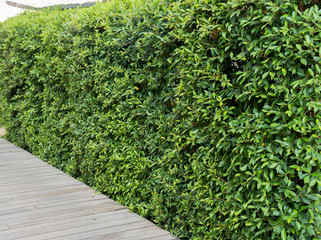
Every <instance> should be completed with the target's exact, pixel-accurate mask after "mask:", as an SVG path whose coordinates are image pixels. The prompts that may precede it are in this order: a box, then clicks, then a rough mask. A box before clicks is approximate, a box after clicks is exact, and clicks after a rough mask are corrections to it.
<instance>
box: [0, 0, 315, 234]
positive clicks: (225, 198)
mask: <svg viewBox="0 0 321 240" xmlns="http://www.w3.org/2000/svg"><path fill="white" fill-rule="evenodd" d="M320 5H321V4H320V2H319V1H316V0H314V1H312V0H311V1H309V0H305V1H298V0H291V1H290V0H275V1H267V0H256V1H251V0H242V1H240V0H228V1H223V0H182V1H166V0H159V1H152V2H151V1H141V2H137V1H135V2H134V1H133V2H131V1H120V0H116V1H112V2H108V3H105V4H97V5H95V6H94V7H91V8H88V9H76V10H64V11H59V10H44V11H37V12H30V13H27V14H22V16H20V17H17V18H14V19H10V20H9V21H6V22H5V23H2V24H0V89H1V92H0V96H1V100H2V101H1V107H0V108H1V109H2V110H3V112H2V113H1V114H2V115H1V116H2V120H3V122H5V125H6V130H7V135H6V136H7V138H8V139H9V140H11V141H13V142H14V143H16V144H18V145H20V146H22V147H24V148H26V149H28V150H30V151H31V152H33V153H34V154H36V155H37V156H39V157H40V158H42V159H44V160H47V161H48V162H50V163H51V164H53V165H54V166H56V167H59V168H60V169H62V170H64V171H66V172H67V173H69V174H71V175H73V176H75V177H78V178H79V179H80V180H82V181H84V182H86V183H88V184H89V185H90V186H93V187H95V188H96V189H97V190H99V191H102V192H104V193H106V194H107V195H108V196H110V197H112V198H114V199H115V200H117V201H118V202H120V203H121V204H125V205H126V206H128V207H129V208H130V209H132V210H134V211H135V212H137V213H139V214H141V215H143V216H145V217H147V218H149V219H151V220H153V221H154V222H156V223H158V224H159V225H160V226H163V227H164V228H166V229H169V230H171V231H172V232H173V233H174V234H175V235H177V236H179V237H181V238H182V239H184V238H186V239H264V240H266V239H282V240H286V239H287V240H297V239H301V240H303V239H320V238H321V226H320V224H321V215H320V211H321V195H320V190H321V171H320V166H321V139H320V136H321V111H320V110H321V95H320V90H321V87H320V79H321V78H320V74H321V70H320V68H321V67H320V60H321V47H320V46H321V32H320V29H321V25H320V22H321V10H320V9H319V7H318V6H320ZM4 109H5V110H4Z"/></svg>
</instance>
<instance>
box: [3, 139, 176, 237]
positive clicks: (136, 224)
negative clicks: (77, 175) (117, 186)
mask: <svg viewBox="0 0 321 240" xmlns="http://www.w3.org/2000/svg"><path fill="white" fill-rule="evenodd" d="M0 193H1V194H0V239H5V240H16V239H22V240H23V239H24V240H27V239H29V240H44V239H57V240H58V239H62V240H64V239H65V240H69V239H96V240H98V239H102V240H103V239H112V240H115V239H120V240H121V239H132V240H134V239H162V240H170V239H176V238H175V237H173V236H171V234H170V233H169V232H167V231H165V230H162V229H160V228H159V227H157V226H155V225H154V224H153V223H151V222H149V221H148V220H146V219H144V218H142V217H140V216H138V215H137V214H135V213H131V212H130V211H129V210H128V209H127V208H126V207H124V206H121V205H119V204H118V203H116V202H115V201H113V200H111V199H109V198H107V197H106V196H104V195H102V194H100V193H97V192H95V191H94V190H93V189H92V188H90V187H88V186H87V185H85V184H84V183H82V182H80V181H78V180H76V179H74V178H72V177H70V176H68V175H67V174H65V173H63V172H61V171H59V170H58V169H56V168H54V167H52V166H50V165H49V164H47V163H46V162H44V161H42V160H40V159H38V158H36V157H34V156H33V155H31V154H30V153H28V152H26V151H24V150H22V149H21V148H18V147H16V146H15V145H13V144H12V143H10V142H8V141H7V140H4V139H0Z"/></svg>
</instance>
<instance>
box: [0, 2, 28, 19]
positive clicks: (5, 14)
mask: <svg viewBox="0 0 321 240" xmlns="http://www.w3.org/2000/svg"><path fill="white" fill-rule="evenodd" d="M23 11H24V10H23V9H21V8H16V7H12V6H9V5H8V4H6V0H0V22H4V21H5V20H7V19H8V18H10V17H13V16H16V15H17V14H19V13H21V12H23Z"/></svg>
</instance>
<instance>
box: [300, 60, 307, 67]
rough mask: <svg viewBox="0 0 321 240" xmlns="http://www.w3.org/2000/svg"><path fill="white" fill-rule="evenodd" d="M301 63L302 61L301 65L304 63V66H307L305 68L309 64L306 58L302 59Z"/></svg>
mask: <svg viewBox="0 0 321 240" xmlns="http://www.w3.org/2000/svg"><path fill="white" fill-rule="evenodd" d="M300 61H301V63H302V64H303V65H305V66H306V65H307V64H308V62H307V60H305V59H304V58H301V60H300Z"/></svg>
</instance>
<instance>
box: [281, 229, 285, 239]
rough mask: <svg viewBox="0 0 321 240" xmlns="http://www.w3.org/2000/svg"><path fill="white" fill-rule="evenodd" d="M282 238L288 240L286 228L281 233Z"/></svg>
mask: <svg viewBox="0 0 321 240" xmlns="http://www.w3.org/2000/svg"><path fill="white" fill-rule="evenodd" d="M281 238H282V240H286V231H285V228H283V230H282V232H281Z"/></svg>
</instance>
